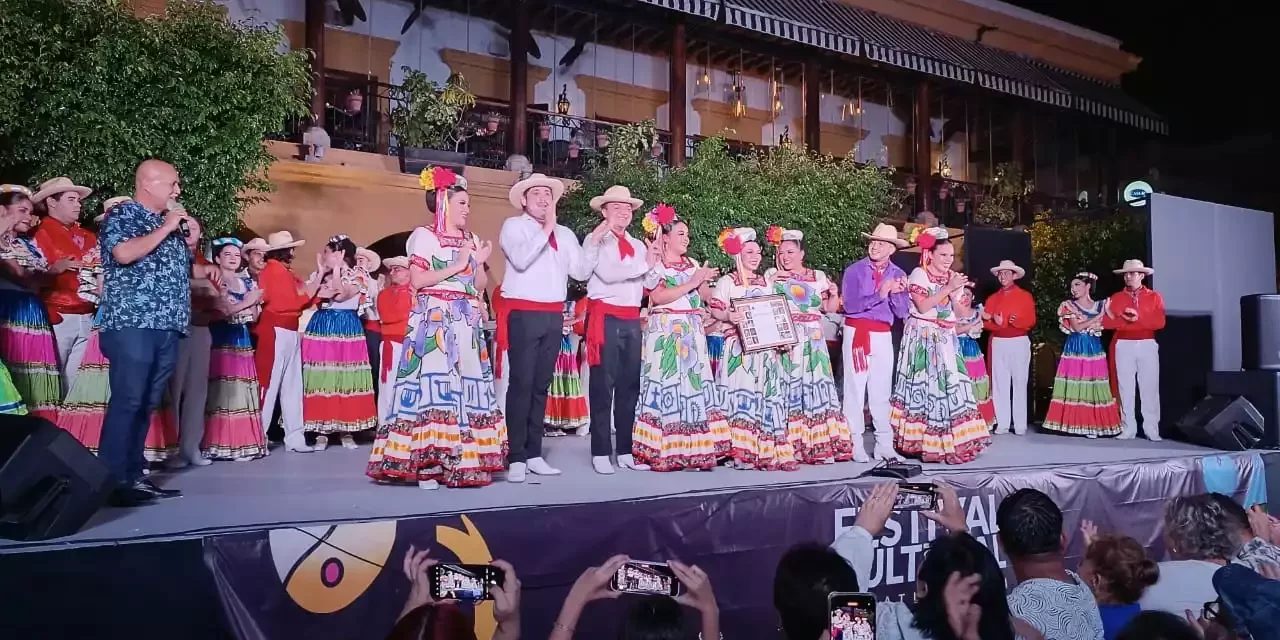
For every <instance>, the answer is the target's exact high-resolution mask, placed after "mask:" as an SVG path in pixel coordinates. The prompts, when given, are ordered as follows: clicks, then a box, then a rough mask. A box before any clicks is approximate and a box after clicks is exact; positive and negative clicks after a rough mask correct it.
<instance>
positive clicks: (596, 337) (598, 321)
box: [587, 298, 640, 366]
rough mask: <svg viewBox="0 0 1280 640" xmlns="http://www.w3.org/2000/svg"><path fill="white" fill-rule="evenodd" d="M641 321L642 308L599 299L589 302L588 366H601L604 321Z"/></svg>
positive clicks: (589, 300)
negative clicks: (609, 318)
mask: <svg viewBox="0 0 1280 640" xmlns="http://www.w3.org/2000/svg"><path fill="white" fill-rule="evenodd" d="M605 317H614V318H617V319H619V320H639V319H640V307H622V306H618V305H616V304H608V303H606V302H602V301H600V300H597V299H594V298H592V299H588V300H587V364H589V365H592V366H595V365H598V364H600V349H601V347H603V346H604V319H605Z"/></svg>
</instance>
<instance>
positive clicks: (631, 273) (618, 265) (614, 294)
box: [583, 231, 650, 307]
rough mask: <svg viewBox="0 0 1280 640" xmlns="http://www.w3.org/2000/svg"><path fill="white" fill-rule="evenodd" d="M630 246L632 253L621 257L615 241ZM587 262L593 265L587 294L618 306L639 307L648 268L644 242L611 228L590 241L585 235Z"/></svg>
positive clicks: (584, 248) (589, 296)
mask: <svg viewBox="0 0 1280 640" xmlns="http://www.w3.org/2000/svg"><path fill="white" fill-rule="evenodd" d="M619 242H626V243H628V244H630V245H631V249H632V250H633V251H635V255H633V256H631V257H629V258H627V259H625V260H623V259H622V256H621V255H620V254H619V253H618V246H619V245H618V243H619ZM583 253H584V254H585V256H586V263H587V265H589V266H590V267H591V268H592V271H591V277H590V279H589V280H587V297H588V298H591V299H592V300H599V301H601V302H603V303H605V304H612V305H616V306H619V307H639V306H640V299H641V298H642V297H644V286H645V277H646V276H647V275H648V274H649V271H650V267H649V263H648V260H647V257H646V251H645V246H644V243H643V242H640V241H639V240H636V239H635V238H633V237H631V234H629V233H624V235H623V237H621V238H619V237H618V236H616V235H614V234H613V232H612V231H609V232H607V233H605V234H604V235H603V236H601V238H600V240H599V241H594V242H593V241H592V239H591V236H587V241H586V244H585V245H584V246H583Z"/></svg>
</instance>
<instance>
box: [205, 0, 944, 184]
mask: <svg viewBox="0 0 1280 640" xmlns="http://www.w3.org/2000/svg"><path fill="white" fill-rule="evenodd" d="M218 2H219V3H220V4H223V5H226V6H227V11H228V16H229V17H230V18H231V19H232V20H249V21H251V22H257V23H274V22H278V21H280V20H296V21H302V20H303V19H304V15H303V0H218ZM364 8H365V13H366V14H367V16H368V18H369V21H368V22H367V23H366V22H359V21H357V22H356V23H355V24H354V25H352V26H351V27H350V28H348V29H347V30H348V31H350V32H352V33H356V34H368V35H371V36H373V37H378V38H385V39H390V40H397V41H399V43H400V46H399V48H398V49H397V50H396V53H395V55H394V56H393V57H392V59H391V67H392V75H391V82H392V83H393V84H394V83H397V82H399V81H400V79H401V78H402V77H403V74H402V73H401V72H400V68H401V67H402V66H408V67H411V68H415V69H420V70H421V71H422V72H423V73H425V74H427V76H428V77H430V78H431V79H433V80H435V81H437V82H444V81H445V80H446V79H447V78H448V77H449V68H448V66H446V65H445V63H444V61H443V60H442V59H441V57H440V51H441V50H443V49H457V50H463V51H468V52H471V53H477V54H481V55H488V56H494V57H498V58H507V57H509V56H510V51H509V48H508V46H507V42H506V40H505V39H504V38H503V37H501V36H500V35H498V33H497V32H496V31H495V30H494V27H495V26H496V25H495V24H494V23H493V22H490V21H488V20H481V19H479V18H468V16H466V15H463V14H459V13H453V12H450V11H443V10H440V9H435V8H432V7H427V8H426V9H424V11H423V15H422V17H421V18H420V19H419V20H418V22H417V23H416V24H415V25H414V27H413V28H411V29H410V30H409V32H408V33H406V34H404V35H403V36H402V35H400V27H401V25H402V24H403V23H404V21H405V19H406V18H408V17H409V13H410V11H411V9H412V6H411V4H410V3H408V2H404V1H403V0H364ZM330 28H338V27H333V26H332V25H331V26H330ZM533 37H534V39H535V40H536V41H537V43H538V47H539V48H540V49H541V50H542V59H541V60H534V59H532V58H530V60H529V62H530V64H537V65H539V66H544V67H552V66H554V67H555V68H554V71H553V73H552V75H551V76H550V77H548V78H547V79H546V80H544V81H542V82H539V83H537V85H535V87H534V102H539V103H546V104H549V105H550V104H554V103H555V102H556V99H557V98H558V97H559V95H560V91H561V89H562V88H563V87H564V85H568V96H569V101H570V103H571V104H572V107H571V109H570V113H571V115H576V116H584V117H589V116H591V115H593V114H587V113H584V110H585V108H586V96H585V93H584V92H583V90H582V89H580V88H578V86H577V83H576V82H575V81H574V78H575V76H578V75H587V76H594V77H598V78H603V79H607V80H613V81H616V82H622V83H627V84H634V85H637V86H641V87H647V88H650V89H657V90H662V91H666V90H667V89H668V87H667V83H668V78H669V74H668V61H667V59H666V58H665V57H655V56H650V55H646V54H643V53H634V52H632V51H630V50H626V49H620V48H615V47H606V46H597V45H594V44H589V45H587V48H586V50H585V51H584V52H583V53H582V55H581V56H579V57H578V59H577V60H576V61H575V62H574V63H573V64H572V65H570V66H568V67H567V68H566V67H560V66H559V65H558V64H557V63H558V62H559V60H560V58H561V56H563V55H564V53H565V52H566V51H567V50H569V48H571V47H572V46H573V39H572V38H565V37H560V36H552V35H550V34H547V33H543V32H538V31H535V32H534V34H533ZM690 58H691V60H690V64H689V65H688V70H687V72H686V74H685V76H686V78H687V84H688V86H687V87H686V89H687V95H688V97H689V100H690V101H692V100H693V99H696V98H704V99H708V100H715V101H719V102H725V103H728V102H729V101H730V95H729V90H728V88H729V86H730V75H729V73H728V72H726V71H723V70H712V84H711V87H710V88H709V89H707V88H705V87H702V88H700V87H698V86H697V79H698V78H699V77H700V76H701V75H702V67H701V66H700V65H699V64H698V60H697V52H693V51H691V52H690ZM785 82H786V88H785V90H784V97H783V102H784V109H783V112H782V114H781V115H780V116H779V117H778V118H777V119H776V120H775V121H774V122H771V123H767V124H765V125H764V126H763V127H762V129H761V140H763V141H764V142H765V143H766V144H771V143H776V142H777V140H778V138H779V137H780V136H781V135H782V133H783V131H784V129H785V127H788V126H789V127H790V128H791V139H792V140H794V141H796V142H799V141H801V139H802V136H801V123H802V122H803V115H802V113H801V111H802V104H803V100H802V92H801V86H800V78H785ZM746 88H747V90H746V102H747V106H748V107H750V108H753V109H763V110H767V109H769V106H770V102H771V100H770V95H769V82H768V80H766V79H762V78H747V80H746ZM822 103H823V104H822V108H821V114H822V115H821V117H822V121H823V122H829V123H836V124H844V125H852V124H859V126H861V127H862V128H864V129H869V130H870V132H871V133H870V134H869V135H868V136H867V137H866V139H865V141H864V143H863V144H862V146H861V147H860V148H859V149H858V151H857V159H858V160H860V161H877V162H882V161H883V159H884V155H885V151H884V149H882V142H881V137H882V136H884V135H894V136H903V135H906V133H907V132H908V131H909V125H907V124H906V123H903V122H902V121H900V120H899V119H898V118H896V117H895V116H894V115H893V114H892V113H890V112H889V110H888V109H887V108H886V107H885V106H884V105H879V104H875V103H871V102H864V103H863V116H862V118H861V122H860V123H856V122H853V121H849V120H846V121H843V122H842V121H841V119H840V106H839V105H840V99H838V98H836V97H834V96H827V95H825V94H824V96H823V101H822ZM686 109H687V110H686V114H685V116H686V119H685V122H686V129H687V132H688V133H689V134H690V135H695V134H697V135H712V134H715V133H717V132H715V131H707V132H704V131H702V130H701V120H700V118H699V117H698V114H697V112H695V111H694V110H693V108H692V106H691V105H687V106H686ZM668 117H669V114H668V111H667V107H666V106H665V105H664V106H663V107H662V108H661V109H659V111H658V114H657V120H658V122H657V124H658V127H659V128H663V129H665V128H666V127H667V124H668V123H667V119H668ZM940 129H941V125H940V124H938V125H937V126H935V129H934V130H935V131H938V130H940ZM825 150H826V151H828V152H830V153H832V154H836V155H845V154H847V153H848V151H849V150H847V149H825ZM962 157H963V156H962V155H960V154H959V153H957V152H951V166H952V169H953V171H955V172H957V174H958V173H960V172H961V171H962V169H961V167H962V166H963V163H962V162H960V161H959V160H960V158H962ZM957 174H953V176H954V177H957V178H960V177H962V176H960V175H957Z"/></svg>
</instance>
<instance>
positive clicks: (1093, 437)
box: [1085, 433, 1098, 440]
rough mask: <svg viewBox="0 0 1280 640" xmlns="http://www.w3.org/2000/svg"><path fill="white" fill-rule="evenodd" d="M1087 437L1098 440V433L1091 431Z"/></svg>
mask: <svg viewBox="0 0 1280 640" xmlns="http://www.w3.org/2000/svg"><path fill="white" fill-rule="evenodd" d="M1085 437H1086V438H1088V439H1090V440H1097V439H1098V434H1096V433H1090V434H1088V435H1086V436H1085Z"/></svg>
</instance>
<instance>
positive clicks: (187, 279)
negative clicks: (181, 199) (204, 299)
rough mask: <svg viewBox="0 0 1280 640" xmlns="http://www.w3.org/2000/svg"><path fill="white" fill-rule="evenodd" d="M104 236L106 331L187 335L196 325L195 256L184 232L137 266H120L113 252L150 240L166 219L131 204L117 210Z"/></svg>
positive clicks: (103, 310)
mask: <svg viewBox="0 0 1280 640" xmlns="http://www.w3.org/2000/svg"><path fill="white" fill-rule="evenodd" d="M103 222H104V223H103V226H102V232H101V233H100V234H98V247H99V250H100V251H101V252H102V270H103V276H102V304H101V305H100V308H99V317H100V320H99V322H100V323H101V327H102V330H104V331H110V330H115V329H156V330H159V331H177V332H179V333H182V334H183V335H186V333H187V325H188V324H189V323H190V321H191V252H190V251H188V250H187V244H186V242H184V241H183V238H182V236H181V235H180V234H178V233H174V234H171V235H170V236H169V237H167V238H165V239H164V240H163V241H162V242H161V243H160V244H159V245H158V246H157V247H156V248H155V250H154V251H152V252H151V253H149V254H147V255H146V256H143V257H142V258H141V259H140V260H138V261H137V262H134V263H133V264H128V265H124V264H120V263H118V262H116V260H115V257H114V256H112V254H111V250H112V249H114V248H115V246H116V245H117V244H120V243H121V242H124V241H126V240H132V239H134V238H139V237H142V236H145V235H147V234H149V233H151V232H152V231H155V230H156V229H159V228H160V226H161V224H163V223H164V216H161V215H160V214H159V213H156V212H154V211H151V210H149V209H147V208H146V207H144V206H142V205H141V204H138V203H137V202H134V201H133V200H130V201H128V202H126V203H124V204H121V205H120V206H118V207H116V208H114V209H112V210H111V214H110V215H108V216H107V218H106V220H104V221H103Z"/></svg>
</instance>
